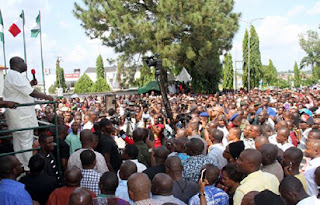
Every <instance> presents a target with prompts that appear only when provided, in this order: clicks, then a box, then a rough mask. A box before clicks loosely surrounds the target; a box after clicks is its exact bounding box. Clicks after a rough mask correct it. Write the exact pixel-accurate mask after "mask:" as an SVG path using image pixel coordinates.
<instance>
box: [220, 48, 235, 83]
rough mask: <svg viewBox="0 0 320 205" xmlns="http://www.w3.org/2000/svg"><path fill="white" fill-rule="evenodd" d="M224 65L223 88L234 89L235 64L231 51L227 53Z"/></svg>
mask: <svg viewBox="0 0 320 205" xmlns="http://www.w3.org/2000/svg"><path fill="white" fill-rule="evenodd" d="M223 64H224V66H223V84H222V87H223V89H233V74H234V73H233V65H232V56H231V54H230V53H228V54H226V56H225V58H224V63H223Z"/></svg>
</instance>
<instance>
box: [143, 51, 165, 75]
mask: <svg viewBox="0 0 320 205" xmlns="http://www.w3.org/2000/svg"><path fill="white" fill-rule="evenodd" d="M142 60H143V61H144V63H145V64H146V65H147V66H148V67H152V66H154V67H155V68H156V72H155V73H156V76H160V73H161V70H160V67H161V66H162V61H161V59H160V54H159V53H157V54H155V55H153V56H149V57H143V58H142Z"/></svg>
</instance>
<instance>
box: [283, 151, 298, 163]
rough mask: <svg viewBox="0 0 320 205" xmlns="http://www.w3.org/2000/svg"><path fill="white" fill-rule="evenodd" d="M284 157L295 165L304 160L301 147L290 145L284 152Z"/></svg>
mask: <svg viewBox="0 0 320 205" xmlns="http://www.w3.org/2000/svg"><path fill="white" fill-rule="evenodd" d="M283 158H285V159H287V160H288V161H291V162H292V163H293V165H295V164H298V165H299V164H300V163H301V161H302V158H303V153H302V151H301V150H300V149H299V148H296V147H290V148H288V149H287V150H286V151H285V152H284V153H283Z"/></svg>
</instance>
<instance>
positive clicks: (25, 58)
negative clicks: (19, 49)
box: [22, 10, 28, 77]
mask: <svg viewBox="0 0 320 205" xmlns="http://www.w3.org/2000/svg"><path fill="white" fill-rule="evenodd" d="M24 24H25V19H24V11H23V10H22V32H23V49H24V62H25V63H26V64H28V63H27V51H26V37H25V34H24ZM26 76H27V77H28V73H27V72H26Z"/></svg>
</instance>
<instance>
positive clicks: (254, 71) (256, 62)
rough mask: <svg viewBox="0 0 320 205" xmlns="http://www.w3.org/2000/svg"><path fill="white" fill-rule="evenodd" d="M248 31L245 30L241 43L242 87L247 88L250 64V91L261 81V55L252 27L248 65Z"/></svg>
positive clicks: (251, 27)
mask: <svg viewBox="0 0 320 205" xmlns="http://www.w3.org/2000/svg"><path fill="white" fill-rule="evenodd" d="M248 35H249V34H248V31H247V30H246V32H245V35H244V38H243V42H242V49H243V50H242V51H243V52H242V53H243V54H242V55H243V66H242V69H243V75H242V81H243V87H245V88H248V70H249V64H250V89H252V88H254V87H258V86H259V81H260V79H261V69H262V63H261V54H260V46H259V37H258V34H257V32H256V30H255V28H254V27H253V26H250V63H249V59H248V58H249V53H248V44H249V39H248Z"/></svg>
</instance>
